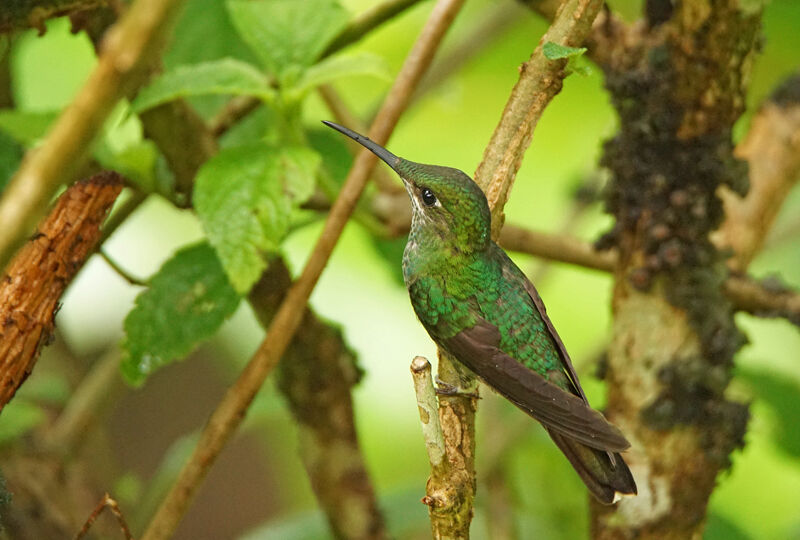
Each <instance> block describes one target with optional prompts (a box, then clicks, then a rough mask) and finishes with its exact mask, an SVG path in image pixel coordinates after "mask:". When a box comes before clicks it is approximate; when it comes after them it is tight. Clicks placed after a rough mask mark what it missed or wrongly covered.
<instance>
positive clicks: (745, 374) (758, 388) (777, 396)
mask: <svg viewBox="0 0 800 540" xmlns="http://www.w3.org/2000/svg"><path fill="white" fill-rule="evenodd" d="M737 376H738V377H739V378H741V379H743V380H744V381H745V382H747V384H748V385H749V386H750V387H751V388H752V390H753V392H754V393H755V394H756V395H757V396H758V398H759V399H761V400H763V401H764V403H765V404H766V405H767V406H768V407H769V408H771V409H772V410H773V411H774V413H775V420H776V424H775V425H774V426H773V440H774V441H775V443H776V444H778V446H780V448H781V449H783V451H784V452H786V453H787V454H789V455H790V456H793V457H800V430H798V429H797V412H796V411H797V404H798V403H800V384H799V383H798V382H797V380H794V379H792V378H791V377H787V376H786V375H781V374H778V373H775V372H770V371H767V370H763V371H755V370H752V369H738V370H737Z"/></svg>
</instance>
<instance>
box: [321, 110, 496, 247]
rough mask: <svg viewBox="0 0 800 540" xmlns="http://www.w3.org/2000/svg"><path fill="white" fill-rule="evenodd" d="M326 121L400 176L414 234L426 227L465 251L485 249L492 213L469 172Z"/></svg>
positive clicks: (449, 243)
mask: <svg viewBox="0 0 800 540" xmlns="http://www.w3.org/2000/svg"><path fill="white" fill-rule="evenodd" d="M323 123H324V124H325V125H327V126H329V127H332V128H333V129H335V130H337V131H340V132H342V133H344V134H345V135H347V136H348V137H350V138H352V139H353V140H355V141H356V142H358V143H359V144H361V145H363V146H364V147H365V148H367V149H369V150H370V151H372V152H373V153H374V154H375V155H376V156H378V157H379V158H381V159H382V160H383V161H385V162H386V164H387V165H389V166H390V167H391V168H392V169H394V171H395V172H396V173H397V174H398V175H399V176H400V178H401V179H402V180H403V183H404V184H405V186H406V191H408V195H409V197H410V198H411V206H412V208H413V212H414V216H413V220H412V224H411V227H412V233H413V232H416V231H421V230H423V229H424V231H425V232H426V233H428V234H430V233H433V234H435V235H436V236H438V237H440V238H441V239H442V240H444V241H445V242H446V243H447V244H448V245H449V246H450V247H453V248H456V249H457V250H458V251H460V252H463V253H472V252H475V251H480V250H483V249H485V248H486V246H487V245H488V244H489V239H490V235H491V213H490V212H489V205H488V203H487V202H486V196H485V195H484V193H483V191H481V188H480V187H478V184H476V183H475V182H473V181H472V179H471V178H470V177H469V176H467V175H466V174H465V173H463V172H462V171H460V170H458V169H453V168H452V167H442V166H439V165H424V164H422V163H415V162H413V161H408V160H406V159H403V158H400V157H397V156H395V155H394V154H392V153H391V152H389V151H388V150H386V149H385V148H384V147H382V146H380V145H378V144H376V143H374V142H373V141H371V140H370V139H368V138H367V137H364V136H363V135H359V134H358V133H356V132H354V131H352V130H349V129H347V128H346V127H343V126H340V125H338V124H334V123H333V122H327V121H323Z"/></svg>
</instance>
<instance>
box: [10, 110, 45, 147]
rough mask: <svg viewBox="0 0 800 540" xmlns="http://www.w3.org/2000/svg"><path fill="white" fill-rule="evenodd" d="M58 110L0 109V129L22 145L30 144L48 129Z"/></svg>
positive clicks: (42, 135)
mask: <svg viewBox="0 0 800 540" xmlns="http://www.w3.org/2000/svg"><path fill="white" fill-rule="evenodd" d="M57 117H58V112H42V113H33V112H21V111H17V110H13V109H6V110H2V111H0V131H5V132H6V133H8V134H9V135H11V137H13V138H14V140H15V141H17V142H18V143H20V144H22V145H23V146H31V145H33V143H35V142H36V141H38V140H39V139H41V138H42V137H44V136H45V134H46V133H47V130H48V129H50V126H51V125H52V123H53V121H55V119H56V118H57Z"/></svg>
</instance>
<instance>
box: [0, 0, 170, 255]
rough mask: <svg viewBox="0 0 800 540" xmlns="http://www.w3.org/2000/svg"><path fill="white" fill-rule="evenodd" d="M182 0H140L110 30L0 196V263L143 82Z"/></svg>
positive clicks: (40, 214) (26, 233) (37, 219)
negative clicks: (91, 67)
mask: <svg viewBox="0 0 800 540" xmlns="http://www.w3.org/2000/svg"><path fill="white" fill-rule="evenodd" d="M182 4H183V0H137V2H135V3H134V4H133V6H132V7H131V8H130V10H128V12H127V13H126V14H125V16H124V17H123V18H122V20H120V22H119V23H117V24H116V25H114V28H112V30H110V31H109V35H108V36H107V39H106V40H105V44H104V50H103V53H102V54H101V55H100V58H99V60H98V63H97V66H96V67H95V69H94V70H93V71H92V73H91V75H90V76H89V78H88V79H87V81H86V83H85V84H84V86H83V88H82V89H81V90H80V91H79V92H78V95H77V96H76V97H75V99H74V100H73V101H72V103H71V104H70V105H69V106H68V107H67V108H66V109H65V110H64V112H63V113H62V114H61V116H59V118H58V120H57V121H56V122H55V125H54V126H53V127H52V129H51V130H50V133H48V135H47V137H46V138H45V140H44V142H43V143H42V144H41V146H39V147H37V148H36V149H34V150H31V151H29V152H28V153H27V154H26V156H25V159H24V161H23V163H22V165H21V166H20V169H19V170H18V171H17V173H16V174H15V175H14V178H13V179H12V180H11V183H10V184H9V185H8V187H7V188H6V190H5V192H4V193H3V198H2V199H0V231H3V234H2V235H0V266H5V264H6V262H7V261H8V259H9V258H10V257H11V254H12V253H13V252H14V250H15V249H16V248H17V247H19V245H20V244H21V243H22V242H23V241H24V239H25V237H26V236H27V235H28V234H30V232H31V231H32V230H33V228H34V226H35V225H36V223H37V222H38V221H39V219H40V218H41V216H42V214H43V212H44V211H45V209H46V208H47V203H48V201H49V200H50V198H51V197H52V196H53V195H54V194H55V192H56V190H57V189H58V188H59V186H61V185H62V184H64V183H65V182H68V181H69V180H70V179H71V178H72V177H73V175H74V174H75V173H76V171H78V170H79V168H80V166H81V165H82V163H83V161H84V160H85V158H86V155H87V153H88V151H89V149H90V147H91V143H92V141H93V140H94V138H95V136H96V135H97V133H98V132H99V130H100V128H101V127H102V125H103V122H104V121H105V119H106V117H107V116H108V114H109V113H110V112H111V110H112V109H113V107H114V106H115V105H116V103H117V102H118V101H119V100H120V98H122V97H123V96H125V95H126V94H127V93H128V92H129V91H131V90H132V89H133V88H135V87H136V86H137V85H139V84H141V82H142V81H143V76H144V75H145V73H146V70H147V65H148V63H149V62H150V60H151V59H152V57H153V56H155V55H156V54H157V53H158V52H159V51H160V49H161V47H162V45H163V43H164V40H165V37H166V35H167V34H168V33H169V30H170V28H171V23H172V21H173V20H174V18H175V15H176V13H177V11H178V8H180V6H181V5H182Z"/></svg>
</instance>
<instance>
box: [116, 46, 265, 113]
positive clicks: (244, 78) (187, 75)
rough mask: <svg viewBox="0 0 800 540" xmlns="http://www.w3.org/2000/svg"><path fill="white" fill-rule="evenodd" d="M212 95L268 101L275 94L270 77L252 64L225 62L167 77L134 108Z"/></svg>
mask: <svg viewBox="0 0 800 540" xmlns="http://www.w3.org/2000/svg"><path fill="white" fill-rule="evenodd" d="M209 94H225V95H237V96H239V95H246V96H256V97H258V98H260V99H262V100H265V101H266V100H269V99H272V97H273V95H274V90H272V88H270V85H269V80H268V79H267V77H266V76H265V75H264V74H263V73H261V72H260V71H258V70H257V69H256V68H254V67H253V66H251V65H250V64H247V63H245V62H242V61H240V60H234V59H233V58H223V59H221V60H211V61H209V62H203V63H202V64H194V65H191V66H179V67H177V68H175V69H174V70H172V71H168V72H166V73H164V74H163V75H161V76H160V77H158V78H157V79H156V80H154V81H153V82H152V83H151V84H150V85H149V86H147V87H145V88H143V89H142V90H141V91H140V92H139V95H137V96H136V99H135V100H133V103H131V108H132V109H133V112H137V113H138V112H142V111H144V110H147V109H150V108H152V107H155V106H156V105H160V104H162V103H166V102H167V101H172V100H174V99H178V98H183V97H188V96H202V95H209Z"/></svg>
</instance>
